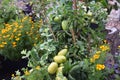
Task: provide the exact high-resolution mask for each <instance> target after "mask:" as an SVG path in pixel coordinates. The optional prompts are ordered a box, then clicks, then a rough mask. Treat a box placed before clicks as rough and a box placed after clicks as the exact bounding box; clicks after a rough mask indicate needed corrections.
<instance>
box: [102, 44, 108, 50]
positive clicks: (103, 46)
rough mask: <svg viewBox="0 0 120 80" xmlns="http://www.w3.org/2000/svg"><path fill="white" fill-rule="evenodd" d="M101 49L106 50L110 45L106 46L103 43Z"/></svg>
mask: <svg viewBox="0 0 120 80" xmlns="http://www.w3.org/2000/svg"><path fill="white" fill-rule="evenodd" d="M100 49H101V50H102V51H106V50H109V47H108V46H106V45H101V46H100Z"/></svg>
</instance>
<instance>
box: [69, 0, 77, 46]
mask: <svg viewBox="0 0 120 80" xmlns="http://www.w3.org/2000/svg"><path fill="white" fill-rule="evenodd" d="M72 2H73V5H72V7H73V10H77V5H76V0H72ZM75 14H76V13H75ZM70 32H71V34H72V39H73V43H74V44H75V42H76V39H75V32H74V30H73V29H70Z"/></svg>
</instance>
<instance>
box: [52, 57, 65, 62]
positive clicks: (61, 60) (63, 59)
mask: <svg viewBox="0 0 120 80" xmlns="http://www.w3.org/2000/svg"><path fill="white" fill-rule="evenodd" d="M53 59H54V61H55V62H57V63H63V62H65V61H66V57H65V56H61V55H59V56H55V57H54V58H53Z"/></svg>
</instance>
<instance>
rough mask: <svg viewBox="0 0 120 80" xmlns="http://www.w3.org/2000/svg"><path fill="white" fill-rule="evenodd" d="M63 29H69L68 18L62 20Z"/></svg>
mask: <svg viewBox="0 0 120 80" xmlns="http://www.w3.org/2000/svg"><path fill="white" fill-rule="evenodd" d="M62 29H63V30H67V29H68V21H67V20H64V21H62Z"/></svg>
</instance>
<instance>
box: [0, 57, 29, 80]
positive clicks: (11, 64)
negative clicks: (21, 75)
mask: <svg viewBox="0 0 120 80" xmlns="http://www.w3.org/2000/svg"><path fill="white" fill-rule="evenodd" d="M3 59H4V58H3V57H0V80H2V79H4V80H11V75H12V74H14V73H15V71H17V70H19V71H21V69H22V68H23V67H27V63H28V60H27V59H19V60H17V61H11V60H8V59H6V60H3Z"/></svg>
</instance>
